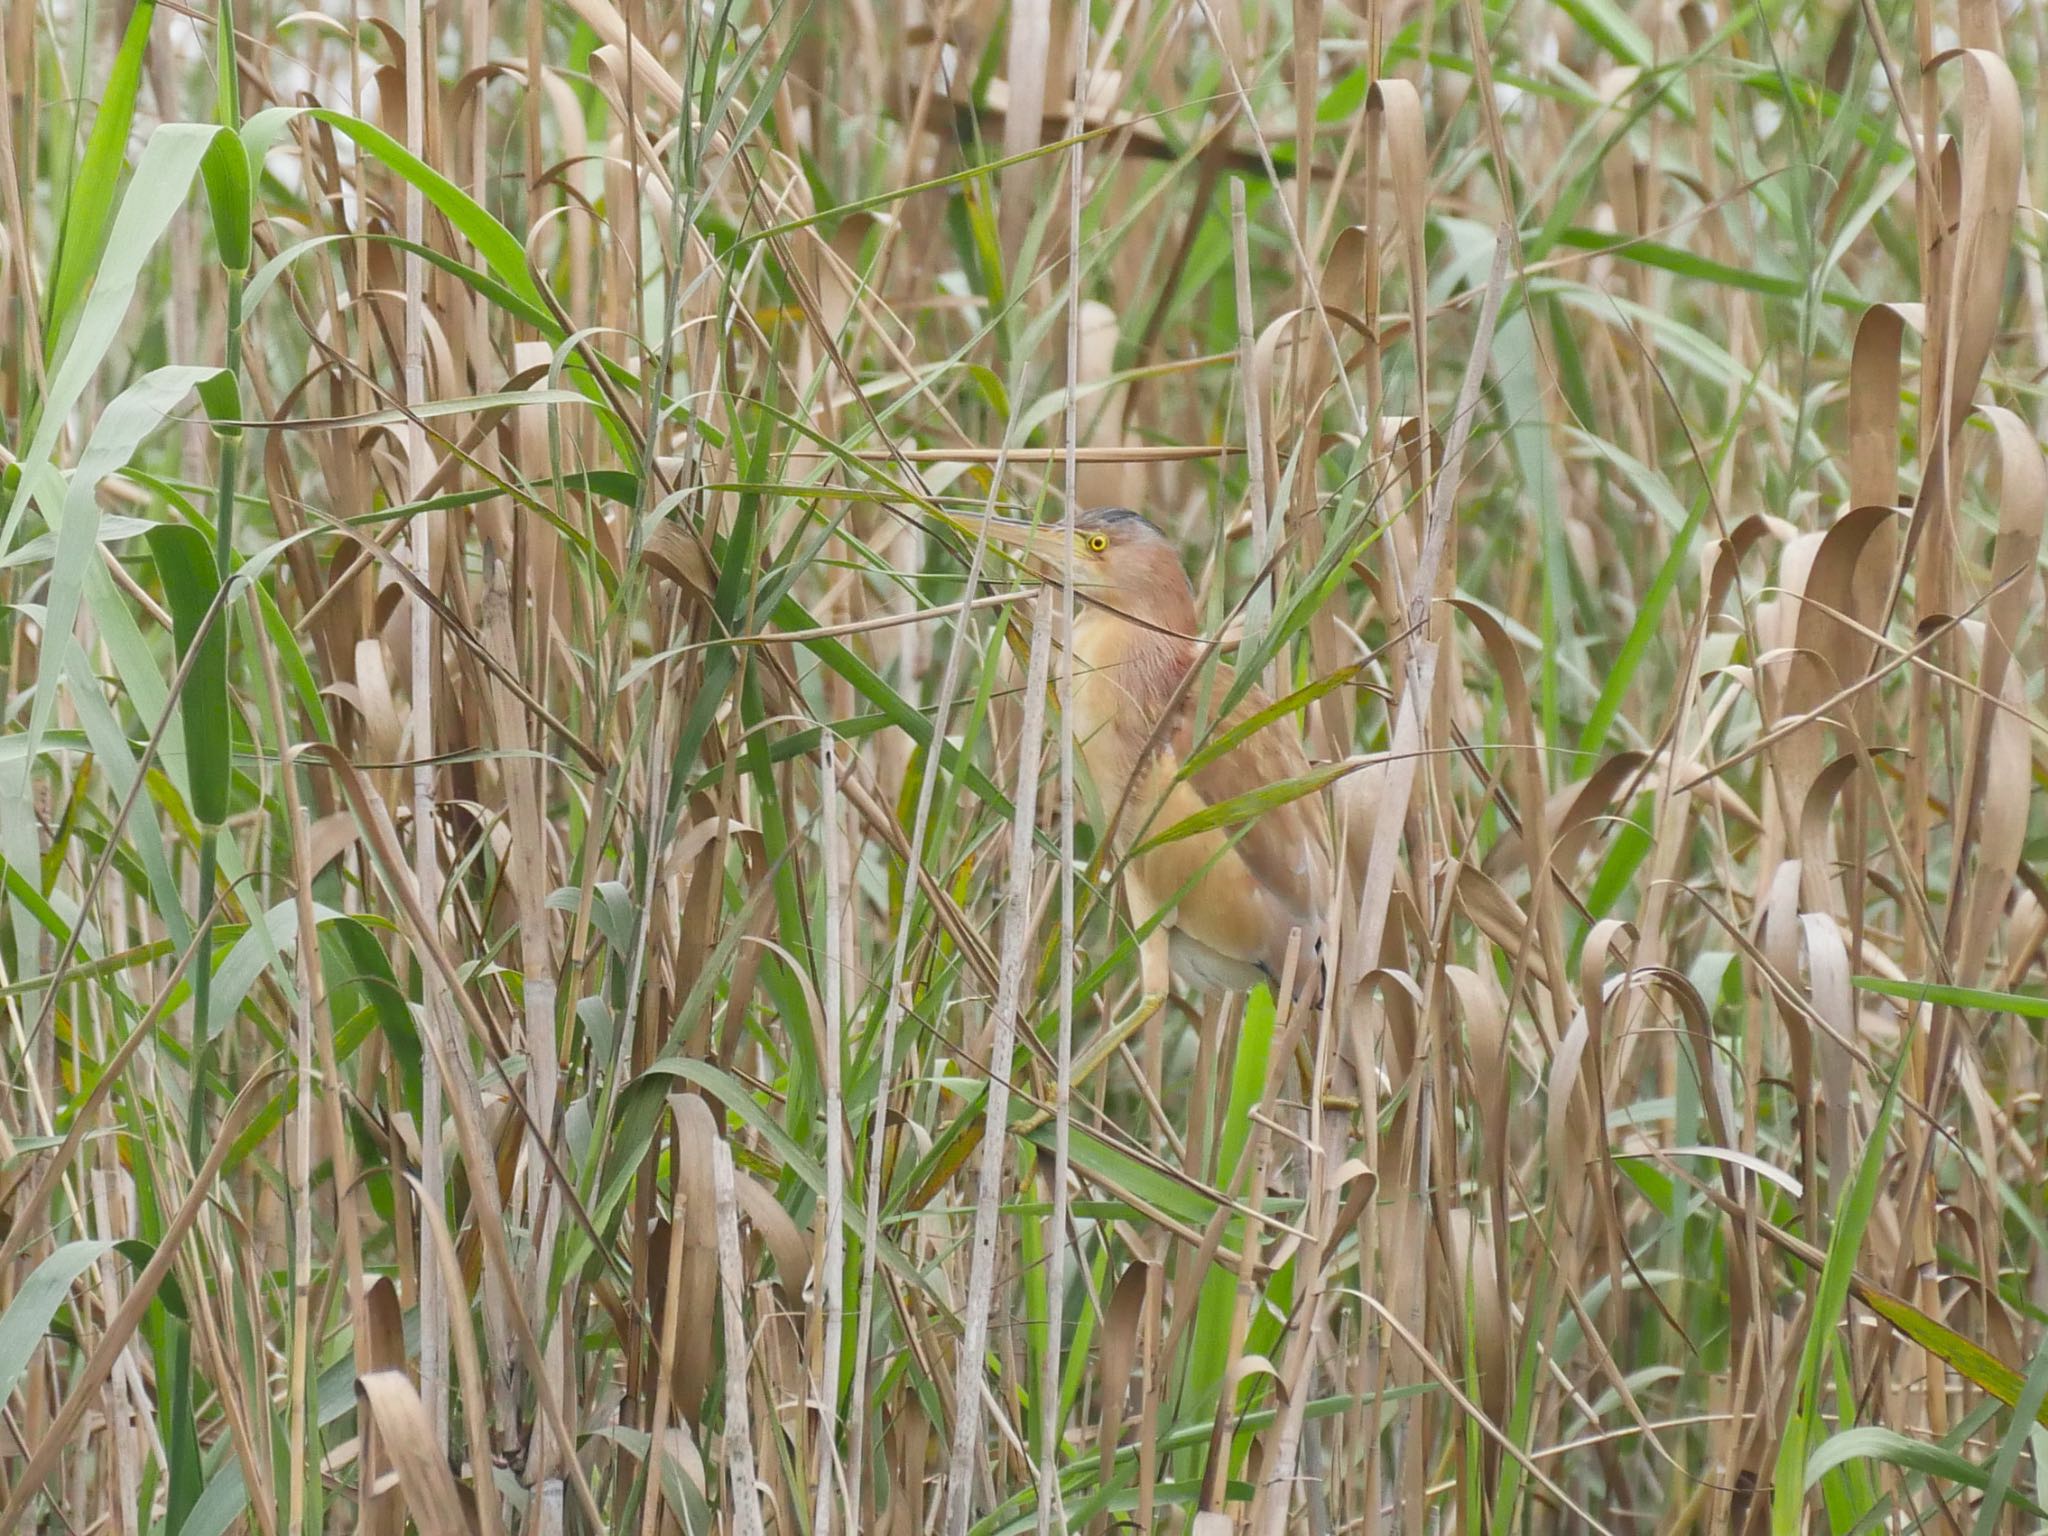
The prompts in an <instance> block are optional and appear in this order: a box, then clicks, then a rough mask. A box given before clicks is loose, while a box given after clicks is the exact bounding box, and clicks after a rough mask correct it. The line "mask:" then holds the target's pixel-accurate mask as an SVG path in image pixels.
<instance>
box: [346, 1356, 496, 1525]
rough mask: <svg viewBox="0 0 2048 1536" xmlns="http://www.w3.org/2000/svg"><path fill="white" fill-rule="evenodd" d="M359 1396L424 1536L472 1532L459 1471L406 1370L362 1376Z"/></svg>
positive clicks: (413, 1518) (357, 1386) (416, 1523)
mask: <svg viewBox="0 0 2048 1536" xmlns="http://www.w3.org/2000/svg"><path fill="white" fill-rule="evenodd" d="M356 1398H357V1401H359V1402H360V1403H361V1404H362V1407H363V1411H364V1413H365V1414H366V1415H367V1416H368V1417H369V1419H370V1421H371V1422H372V1423H373V1424H374V1425H375V1426H376V1429H377V1444H378V1447H379V1449H380V1450H381V1451H382V1453H383V1455H384V1456H385V1457H386V1458H388V1459H389V1460H390V1462H391V1465H392V1466H393V1468H394V1469H396V1471H397V1473H398V1482H399V1486H400V1488H401V1489H402V1490H403V1492H404V1495H405V1507H406V1512H407V1513H408V1514H410V1515H411V1516H412V1523H413V1526H414V1527H415V1528H416V1529H417V1530H418V1531H419V1536H470V1529H469V1520H468V1517H467V1516H466V1515H465V1514H464V1512H463V1506H462V1496H461V1495H460V1494H459V1493H458V1492H457V1491H456V1487H455V1477H454V1474H453V1473H451V1472H450V1471H449V1470H448V1463H447V1461H445V1460H444V1459H443V1458H442V1456H441V1452H440V1450H439V1449H438V1441H437V1439H436V1437H435V1434H434V1426H433V1424H432V1423H431V1421H429V1420H428V1418H427V1409H426V1405H425V1404H424V1403H422V1402H421V1401H420V1395H419V1393H418V1392H417V1391H415V1390H414V1388H413V1384H412V1382H411V1381H410V1380H409V1379H408V1378H407V1377H406V1375H405V1373H404V1372H402V1371H388V1370H384V1371H370V1372H367V1373H366V1374H364V1375H361V1376H358V1377H357V1378H356Z"/></svg>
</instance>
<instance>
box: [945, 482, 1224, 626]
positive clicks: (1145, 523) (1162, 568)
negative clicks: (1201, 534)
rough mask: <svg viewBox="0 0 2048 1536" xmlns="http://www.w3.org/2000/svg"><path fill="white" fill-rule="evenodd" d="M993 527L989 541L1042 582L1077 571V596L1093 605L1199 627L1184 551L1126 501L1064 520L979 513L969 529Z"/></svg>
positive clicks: (1154, 621)
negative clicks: (1070, 528) (1067, 523)
mask: <svg viewBox="0 0 2048 1536" xmlns="http://www.w3.org/2000/svg"><path fill="white" fill-rule="evenodd" d="M983 528H986V529H987V531H988V539H989V542H990V543H991V544H998V545H1001V546H1003V547H1004V548H1005V549H1007V550H1011V551H1013V552H1015V555H1014V557H1015V559H1016V560H1017V563H1018V564H1019V565H1020V566H1022V567H1023V568H1024V569H1025V570H1027V571H1029V572H1030V573H1031V575H1033V576H1034V577H1036V578H1037V579H1039V580H1041V581H1051V582H1059V581H1064V580H1065V579H1066V576H1067V572H1068V570H1069V569H1071V570H1072V572H1073V581H1074V595H1075V597H1076V598H1077V599H1079V600H1081V601H1082V602H1085V603H1086V604H1087V605H1088V606H1089V608H1090V609H1091V610H1094V611H1098V612H1104V613H1108V614H1114V615H1118V616H1121V617H1122V618H1125V619H1128V620H1131V621H1133V622H1135V623H1137V624H1140V625H1143V626H1145V627H1148V628H1152V629H1157V630H1160V631H1164V632H1167V633H1170V634H1174V635H1182V636H1187V635H1192V634H1194V633H1195V629H1196V623H1197V621H1196V617H1195V595H1194V591H1193V589H1192V588H1190V587H1189V585H1188V577H1187V572H1186V571H1185V570H1183V569H1182V568H1181V563H1180V552H1179V551H1178V550H1176V549H1175V548H1174V547H1173V544H1172V542H1171V541H1170V540H1169V539H1168V538H1167V537H1166V535H1165V534H1163V533H1161V532H1160V531H1159V529H1158V528H1157V527H1155V526H1154V525H1153V523H1152V522H1151V520H1150V519H1149V518H1147V517H1145V516H1144V514H1142V513H1139V512H1133V511H1132V510H1131V509H1130V508H1128V507H1098V508H1095V509H1093V510H1091V511H1087V512H1083V513H1081V514H1080V515H1079V516H1077V517H1076V518H1075V519H1074V529H1073V533H1072V535H1071V549H1072V565H1071V566H1069V564H1068V550H1067V548H1066V547H1065V546H1067V545H1068V542H1069V535H1068V533H1067V530H1066V528H1065V526H1064V525H1063V524H1060V523H1031V522H1024V521H1021V520H1019V519H1015V518H1007V517H987V518H976V519H974V520H973V521H972V522H970V523H968V524H967V525H966V531H968V532H970V533H979V532H980V531H981V530H982V529H983Z"/></svg>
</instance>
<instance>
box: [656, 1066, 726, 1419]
mask: <svg viewBox="0 0 2048 1536" xmlns="http://www.w3.org/2000/svg"><path fill="white" fill-rule="evenodd" d="M668 1107H669V1113H670V1114H671V1115H672V1116H674V1118H675V1133H676V1144H675V1151H674V1153H673V1155H672V1159H671V1163H672V1168H673V1173H672V1175H671V1176H672V1178H673V1181H674V1184H673V1188H672V1190H671V1191H670V1200H671V1202H672V1204H673V1206H674V1210H675V1215H674V1217H673V1226H674V1230H675V1231H676V1232H677V1233H679V1234H680V1238H681V1242H682V1244H683V1261H682V1272H681V1273H682V1278H681V1285H682V1299H681V1307H682V1310H681V1311H680V1312H679V1313H678V1314H677V1315H678V1316H680V1317H684V1318H688V1319H690V1320H691V1323H690V1326H688V1327H686V1328H684V1329H683V1330H682V1332H681V1334H680V1336H679V1337H678V1339H677V1345H676V1358H675V1359H674V1361H672V1362H671V1363H670V1369H671V1371H672V1372H673V1378H674V1386H673V1387H672V1389H671V1390H672V1391H673V1392H674V1394H675V1401H676V1406H677V1407H678V1408H680V1409H681V1410H682V1412H683V1417H684V1418H686V1419H688V1420H689V1422H690V1425H691V1427H692V1428H693V1429H701V1428H702V1427H703V1423H704V1400H705V1394H706V1393H707V1392H708V1391H709V1389H710V1385H711V1367H712V1348H711V1346H712V1341H713V1339H714V1336H715V1334H714V1330H713V1329H712V1328H711V1326H710V1320H711V1319H712V1318H714V1317H716V1316H717V1315H718V1224H717V1219H716V1212H715V1198H714V1192H713V1189H712V1180H711V1168H712V1154H713V1150H714V1147H715V1145H716V1144H717V1142H718V1140H719V1136H718V1125H717V1123H716V1121H715V1120H714V1119H713V1118H712V1114H711V1106H710V1105H708V1104H706V1103H705V1102H704V1100H703V1099H701V1098H699V1097H698V1096H697V1095H696V1094H694V1093H672V1094H670V1095H669V1098H668Z"/></svg>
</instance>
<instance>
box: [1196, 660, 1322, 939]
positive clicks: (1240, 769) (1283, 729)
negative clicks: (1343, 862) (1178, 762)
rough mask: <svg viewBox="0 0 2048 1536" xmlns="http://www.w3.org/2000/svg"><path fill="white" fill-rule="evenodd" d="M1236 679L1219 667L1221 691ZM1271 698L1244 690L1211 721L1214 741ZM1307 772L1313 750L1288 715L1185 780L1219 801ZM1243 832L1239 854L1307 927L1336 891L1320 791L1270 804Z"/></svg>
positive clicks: (1209, 799)
mask: <svg viewBox="0 0 2048 1536" xmlns="http://www.w3.org/2000/svg"><path fill="white" fill-rule="evenodd" d="M1230 684H1231V675H1230V671H1229V669H1228V668H1226V667H1218V668H1217V672H1216V679H1215V684H1214V690H1215V695H1216V696H1217V697H1219V698H1220V697H1222V696H1223V695H1224V694H1225V693H1226V692H1227V691H1228V690H1229V688H1230ZM1271 703H1272V701H1271V700H1270V699H1269V698H1267V697H1266V694H1265V692H1264V691H1263V690H1262V689H1260V688H1258V687H1256V686H1255V687H1252V688H1248V689H1246V690H1245V695H1244V697H1243V698H1242V699H1240V700H1238V702H1237V704H1236V706H1235V707H1234V708H1233V709H1231V710H1230V712H1229V713H1228V714H1226V715H1225V716H1224V717H1223V719H1222V720H1221V721H1219V722H1218V723H1217V724H1216V725H1214V726H1213V727H1211V730H1210V734H1209V740H1211V741H1213V740H1215V739H1216V737H1218V736H1220V735H1223V734H1224V733H1226V732H1228V731H1231V730H1234V729H1235V728H1236V727H1238V726H1239V725H1241V724H1243V723H1244V722H1245V721H1247V720H1249V719H1251V718H1252V717H1253V716H1254V715H1256V714H1258V713H1259V712H1260V711H1261V710H1263V709H1266V708H1267V707H1269V706H1270V704H1271ZM1199 745H1200V744H1199V743H1197V744H1196V746H1197V747H1199ZM1308 772H1309V763H1308V755H1307V754H1306V753H1305V752H1303V751H1302V747H1301V736H1300V734H1299V733H1298V731H1297V730H1296V727H1295V721H1294V717H1293V716H1291V715H1289V716H1284V717H1282V718H1281V719H1279V720H1275V721H1273V722H1271V723H1270V724H1267V725H1265V726H1262V727H1261V728H1260V729H1258V730H1256V731H1254V732H1253V733H1252V734H1251V735H1250V736H1248V737H1246V738H1245V739H1244V740H1243V741H1241V742H1239V743H1238V744H1237V745H1236V746H1234V747H1232V748H1231V749H1230V750H1229V751H1227V752H1225V753H1224V754H1223V755H1222V756H1221V757H1218V758H1216V759H1215V760H1214V761H1213V762H1209V763H1205V764H1203V765H1202V766H1201V767H1200V768H1198V769H1196V770H1195V771H1194V772H1193V773H1192V774H1190V775H1189V776H1188V780H1187V782H1188V785H1189V787H1190V788H1192V789H1193V790H1194V791H1195V793H1196V794H1197V795H1198V796H1200V797H1201V799H1202V800H1203V801H1204V802H1205V803H1206V804H1209V805H1218V804H1221V803H1222V802H1223V801H1225V800H1234V799H1236V798H1237V797H1238V796H1240V795H1245V794H1249V793H1251V792H1252V791H1253V790H1258V789H1265V788H1268V787H1270V786H1272V785H1276V784H1284V783H1287V782H1289V781H1291V780H1295V779H1299V778H1302V777H1304V776H1305V775H1306V774H1307V773H1308ZM1235 830H1236V829H1233V831H1235ZM1243 833H1244V835H1243V836H1242V837H1241V838H1240V839H1239V840H1238V843H1237V855H1238V857H1239V858H1240V859H1242V860H1243V861H1244V864H1245V867H1246V868H1247V869H1248V870H1249V871H1250V872H1251V875H1252V878H1253V879H1255V880H1257V881H1258V882H1259V883H1260V884H1261V885H1263V886H1265V887H1266V889H1267V890H1268V891H1269V892H1270V893H1271V894H1272V896H1273V897H1274V899H1275V900H1277V901H1278V902H1279V903H1280V904H1281V906H1282V907H1284V908H1285V909H1286V910H1287V911H1288V912H1289V913H1290V914H1291V915H1292V916H1293V917H1295V918H1297V919H1298V920H1299V921H1300V922H1301V924H1302V926H1303V927H1304V928H1309V927H1310V926H1311V925H1312V924H1313V923H1314V922H1315V921H1316V919H1317V918H1318V917H1319V916H1320V915H1321V913H1322V910H1323V906H1324V904H1325V903H1326V902H1327V901H1328V900H1329V896H1330V877H1331V858H1330V833H1329V825H1328V823H1327V821H1326V819H1325V817H1324V814H1323V803H1322V796H1320V795H1314V794H1305V795H1301V796H1298V797H1297V798H1295V799H1292V800H1289V801H1287V802H1285V803H1284V804H1281V805H1275V806H1271V807H1269V808H1268V809H1266V810H1264V811H1262V812H1261V813H1260V814H1259V815H1258V816H1257V817H1255V818H1254V819H1253V820H1252V821H1251V822H1250V824H1249V825H1247V826H1246V827H1244V828H1243Z"/></svg>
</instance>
